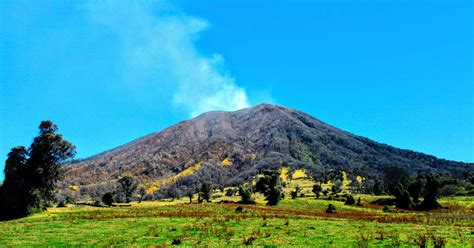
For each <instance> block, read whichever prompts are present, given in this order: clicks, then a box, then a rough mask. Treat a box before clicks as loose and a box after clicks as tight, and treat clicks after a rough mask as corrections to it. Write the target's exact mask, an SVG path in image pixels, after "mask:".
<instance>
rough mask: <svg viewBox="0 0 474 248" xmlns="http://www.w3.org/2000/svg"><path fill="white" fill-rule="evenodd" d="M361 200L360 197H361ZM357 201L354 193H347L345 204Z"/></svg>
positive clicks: (352, 203)
mask: <svg viewBox="0 0 474 248" xmlns="http://www.w3.org/2000/svg"><path fill="white" fill-rule="evenodd" d="M359 200H360V198H359ZM355 203H356V201H355V199H354V197H353V196H352V195H347V196H346V202H345V203H344V205H354V204H355Z"/></svg>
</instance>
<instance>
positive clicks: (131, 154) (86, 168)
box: [67, 104, 474, 185]
mask: <svg viewBox="0 0 474 248" xmlns="http://www.w3.org/2000/svg"><path fill="white" fill-rule="evenodd" d="M282 165H290V166H293V167H300V168H301V167H303V168H306V169H307V170H308V171H312V172H314V174H317V171H318V170H322V169H324V168H326V169H327V168H329V169H331V168H339V169H342V170H345V171H348V172H352V173H353V174H357V175H361V176H364V177H374V176H377V175H378V174H380V172H381V171H382V169H383V168H384V167H385V166H388V165H399V166H403V167H406V168H408V169H409V170H410V171H412V172H417V171H426V170H437V171H441V172H446V173H450V174H452V175H454V176H456V177H465V176H466V175H467V173H469V172H472V171H473V169H474V165H473V164H472V163H471V164H468V163H462V162H454V161H447V160H443V159H437V158H436V157H434V156H430V155H426V154H422V153H418V152H413V151H409V150H403V149H397V148H395V147H392V146H388V145H384V144H380V143H377V142H375V141H372V140H369V139H367V138H364V137H360V136H356V135H354V134H351V133H348V132H345V131H343V130H340V129H337V128H335V127H332V126H330V125H328V124H325V123H323V122H321V121H319V120H317V119H315V118H313V117H311V116H309V115H307V114H305V113H303V112H300V111H297V110H293V109H288V108H284V107H280V106H273V105H268V104H261V105H258V106H255V107H253V108H248V109H243V110H239V111H235V112H208V113H205V114H202V115H200V116H198V117H196V118H194V119H192V120H188V121H183V122H180V123H178V124H176V125H174V126H172V127H170V128H168V129H165V130H163V131H162V132H158V133H153V134H150V135H148V136H145V137H143V138H140V139H137V140H135V141H132V142H130V143H128V144H125V145H123V146H121V147H118V148H115V149H113V150H110V151H106V152H104V153H101V154H99V155H96V156H94V157H91V158H89V159H86V160H83V161H79V162H76V163H73V164H72V165H69V166H68V168H69V171H68V173H67V181H68V183H69V184H73V185H87V184H95V183H98V182H106V181H109V180H113V179H117V178H119V177H120V176H122V175H125V174H132V175H134V176H137V177H139V178H141V180H142V181H153V180H160V179H163V180H165V179H167V178H171V177H173V176H175V178H176V175H180V174H179V173H180V172H183V171H185V170H186V169H188V171H190V170H192V171H193V173H194V172H195V173H197V174H198V176H199V177H201V178H207V177H210V178H211V177H214V178H213V181H215V180H218V181H220V182H221V183H223V184H231V183H238V182H239V181H241V180H245V178H248V177H250V176H251V175H253V174H255V173H256V172H257V171H258V170H261V169H262V168H266V167H279V166H282ZM211 179H212V178H211ZM168 182H170V181H168Z"/></svg>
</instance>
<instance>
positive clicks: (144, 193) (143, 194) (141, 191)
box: [138, 187, 146, 203]
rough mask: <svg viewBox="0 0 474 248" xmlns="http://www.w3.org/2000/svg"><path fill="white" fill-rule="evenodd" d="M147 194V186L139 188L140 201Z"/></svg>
mask: <svg viewBox="0 0 474 248" xmlns="http://www.w3.org/2000/svg"><path fill="white" fill-rule="evenodd" d="M145 196H146V189H145V187H140V188H138V203H141V202H142V201H143V199H144V198H145Z"/></svg>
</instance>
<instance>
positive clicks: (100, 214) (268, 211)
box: [0, 196, 474, 247]
mask: <svg viewBox="0 0 474 248" xmlns="http://www.w3.org/2000/svg"><path fill="white" fill-rule="evenodd" d="M364 197H365V196H362V199H365V198H364ZM222 199H223V198H222ZM222 199H215V200H214V201H216V202H213V203H204V204H189V203H186V200H185V199H182V200H181V201H174V202H166V201H163V202H142V203H140V204H138V203H134V204H132V206H123V207H111V208H98V207H90V206H69V207H67V208H51V209H48V211H46V212H44V213H41V214H36V215H32V216H29V217H27V218H23V219H18V220H14V221H7V222H0V244H1V246H2V247H10V246H22V247H24V246H35V247H47V246H107V247H109V246H118V247H130V246H148V247H163V246H170V245H173V244H179V245H181V246H228V245H231V246H244V245H257V246H266V247H275V246H317V247H367V246H369V247H395V246H402V247H412V246H413V247H416V246H418V245H417V243H419V242H422V240H424V239H427V240H428V241H427V243H428V244H429V247H433V246H434V243H433V240H436V241H437V242H443V241H444V242H446V243H447V247H472V246H473V244H474V243H473V240H474V234H473V232H474V229H473V228H474V221H473V220H474V219H473V216H474V215H473V214H474V197H454V198H449V199H442V203H443V204H444V205H445V206H447V207H449V209H443V210H437V211H432V212H402V213H400V212H399V213H385V212H383V211H382V207H380V206H375V205H369V204H365V206H364V207H354V206H345V205H344V204H343V203H342V202H335V201H326V200H317V199H313V198H298V199H295V200H291V199H284V200H283V201H282V202H281V203H280V204H279V205H278V206H275V207H269V206H265V205H263V204H262V199H261V198H260V197H259V198H258V199H257V200H258V204H257V205H239V204H230V203H225V204H224V203H217V201H220V200H222ZM234 200H235V199H234ZM329 203H332V204H334V205H335V206H336V208H337V213H336V214H326V213H325V209H326V207H327V205H328V204H329ZM239 206H242V207H243V211H242V212H240V211H236V209H237V207H239Z"/></svg>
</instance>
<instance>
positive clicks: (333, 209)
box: [326, 204, 336, 214]
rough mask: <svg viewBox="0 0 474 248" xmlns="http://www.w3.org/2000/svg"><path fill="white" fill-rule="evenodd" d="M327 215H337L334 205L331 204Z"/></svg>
mask: <svg viewBox="0 0 474 248" xmlns="http://www.w3.org/2000/svg"><path fill="white" fill-rule="evenodd" d="M326 213H328V214H334V213H336V207H335V206H334V205H332V204H329V205H328V208H327V209H326Z"/></svg>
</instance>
